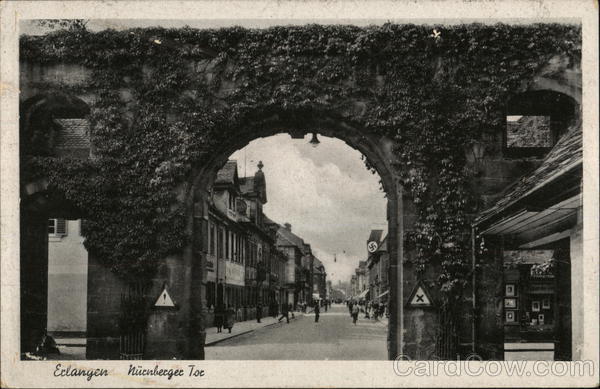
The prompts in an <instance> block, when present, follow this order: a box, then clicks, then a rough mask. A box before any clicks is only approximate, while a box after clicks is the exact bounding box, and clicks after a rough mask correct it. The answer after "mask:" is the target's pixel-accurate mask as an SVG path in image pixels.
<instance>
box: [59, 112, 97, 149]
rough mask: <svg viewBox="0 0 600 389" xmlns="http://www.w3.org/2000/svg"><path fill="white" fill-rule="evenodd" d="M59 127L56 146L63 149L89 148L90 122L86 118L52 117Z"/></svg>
mask: <svg viewBox="0 0 600 389" xmlns="http://www.w3.org/2000/svg"><path fill="white" fill-rule="evenodd" d="M54 122H55V123H56V124H58V126H59V127H60V129H59V131H58V136H57V139H56V147H57V148H64V149H88V148H90V123H89V122H88V120H87V119H54Z"/></svg>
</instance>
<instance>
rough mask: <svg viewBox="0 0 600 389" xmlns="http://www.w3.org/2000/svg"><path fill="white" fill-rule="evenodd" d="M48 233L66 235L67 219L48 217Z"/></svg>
mask: <svg viewBox="0 0 600 389" xmlns="http://www.w3.org/2000/svg"><path fill="white" fill-rule="evenodd" d="M48 234H51V235H63V236H64V235H67V221H66V220H65V219H48Z"/></svg>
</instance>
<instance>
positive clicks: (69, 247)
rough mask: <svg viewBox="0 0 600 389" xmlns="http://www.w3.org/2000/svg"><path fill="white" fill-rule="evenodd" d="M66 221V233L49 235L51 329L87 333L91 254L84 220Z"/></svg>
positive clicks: (49, 311)
mask: <svg viewBox="0 0 600 389" xmlns="http://www.w3.org/2000/svg"><path fill="white" fill-rule="evenodd" d="M66 224H67V234H66V235H64V236H57V235H51V236H49V237H48V331H49V332H85V331H86V324H87V267H88V263H87V262H88V254H87V250H86V249H85V247H84V246H83V241H84V238H83V237H82V236H81V220H67V221H66Z"/></svg>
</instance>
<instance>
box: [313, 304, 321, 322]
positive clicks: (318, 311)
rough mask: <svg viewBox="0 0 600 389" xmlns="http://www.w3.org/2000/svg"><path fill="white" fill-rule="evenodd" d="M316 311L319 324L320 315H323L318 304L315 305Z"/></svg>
mask: <svg viewBox="0 0 600 389" xmlns="http://www.w3.org/2000/svg"><path fill="white" fill-rule="evenodd" d="M314 311H315V323H318V322H319V314H320V313H321V308H320V307H319V303H318V302H317V303H316V304H315V309H314Z"/></svg>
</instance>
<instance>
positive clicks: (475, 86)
mask: <svg viewBox="0 0 600 389" xmlns="http://www.w3.org/2000/svg"><path fill="white" fill-rule="evenodd" d="M580 42H581V31H580V28H579V27H578V26H572V25H558V24H544V25H528V26H511V25H504V24H497V25H480V24H469V25H457V26H417V25H396V24H385V25H382V26H370V27H364V28H359V27H355V26H323V25H307V26H302V27H272V28H267V29H260V30H257V29H244V28H239V27H233V28H225V29H207V30H198V29H192V28H187V27H186V28H180V29H162V28H148V29H131V30H126V31H114V30H106V31H100V32H90V31H87V30H86V29H85V28H83V29H70V30H66V31H56V32H53V33H49V34H47V35H43V36H23V37H22V39H21V44H20V54H21V59H22V60H24V61H26V62H29V63H38V64H42V65H44V64H49V65H50V64H53V63H70V64H77V65H81V66H83V67H85V68H87V69H90V70H91V76H90V77H87V79H86V80H87V81H85V82H82V83H81V84H80V85H77V86H73V85H66V84H51V83H50V84H45V85H38V87H39V88H40V89H42V88H43V89H52V90H62V91H66V92H69V93H78V94H92V95H94V96H95V99H94V102H93V104H91V115H90V121H91V138H92V142H93V147H94V150H93V151H94V158H93V159H91V160H89V161H77V160H70V159H64V158H62V159H61V158H55V157H53V156H52V153H51V150H48V152H47V153H46V154H44V153H41V154H40V153H25V157H24V158H25V160H24V161H23V163H24V164H25V166H26V169H25V173H24V174H25V175H27V176H28V177H29V178H31V177H33V176H36V175H44V176H47V177H49V181H50V187H51V189H55V190H56V191H58V192H60V193H63V194H64V196H65V197H66V198H67V199H68V200H70V201H71V202H72V203H73V204H75V205H76V206H77V207H79V209H81V210H82V212H83V216H84V217H85V219H86V221H87V223H86V226H85V231H84V234H85V236H86V246H87V248H88V249H89V250H93V251H94V252H95V253H97V256H98V257H99V258H102V259H103V260H104V261H106V264H107V265H109V266H111V267H112V268H113V269H114V270H115V271H116V272H117V273H118V274H120V275H122V276H123V277H140V276H145V277H150V276H151V275H152V274H153V272H154V271H155V270H156V266H157V264H158V261H159V259H160V258H163V257H164V256H166V255H170V254H173V253H177V252H180V251H181V249H182V248H183V247H184V246H185V244H186V242H187V239H188V237H187V236H186V233H185V228H184V227H185V214H186V210H185V207H184V205H183V202H182V201H181V197H182V196H181V194H182V193H181V192H182V189H181V188H184V187H185V186H184V185H185V184H186V183H187V182H189V181H190V179H191V175H192V172H193V171H194V167H197V166H202V164H204V163H205V162H206V160H207V158H208V157H209V156H210V155H211V152H212V151H213V150H217V149H218V146H219V145H221V144H223V142H226V141H227V140H228V139H231V137H232V136H235V135H236V134H239V133H240V132H243V131H256V130H257V129H258V128H260V126H261V124H262V123H263V121H264V120H265V118H270V117H273V116H274V115H276V116H277V117H278V120H279V121H280V122H281V123H285V124H286V126H289V127H299V128H305V129H308V130H310V129H311V126H313V125H316V124H315V123H317V121H316V119H315V118H319V117H325V116H326V117H329V118H334V119H337V118H339V119H343V120H345V121H346V122H349V123H351V124H352V125H353V126H356V128H361V129H363V130H364V131H365V132H369V133H374V134H381V135H385V136H388V137H390V138H392V139H394V140H395V141H396V149H395V150H396V154H397V157H398V165H397V169H398V171H399V173H400V175H401V177H402V181H403V185H404V186H405V189H406V190H407V191H408V192H409V194H410V196H411V197H412V200H413V202H414V204H415V206H416V209H417V216H418V217H417V222H416V224H415V226H414V229H413V230H412V231H411V232H410V233H409V234H407V242H406V245H407V247H409V248H410V249H411V250H414V252H415V253H416V255H415V259H414V262H415V269H416V271H417V273H419V274H421V273H422V272H423V271H424V270H425V268H426V267H427V265H428V264H429V263H433V264H436V268H438V269H439V285H440V289H441V291H443V292H445V294H446V295H448V296H452V295H455V296H456V295H459V294H460V291H461V290H462V288H463V287H464V286H465V285H466V283H467V280H468V278H469V275H468V271H469V269H468V266H467V264H468V263H469V260H468V258H469V219H470V217H471V215H472V214H473V213H474V212H475V211H476V204H477V199H476V198H474V197H476V196H475V195H474V193H473V191H472V190H471V189H470V188H469V178H470V176H469V171H468V170H467V169H466V168H465V166H466V159H465V146H468V145H469V144H470V143H471V142H473V141H474V140H477V139H480V138H481V137H482V136H483V135H484V134H485V133H488V132H489V133H497V132H498V131H501V130H502V124H503V122H502V107H503V103H504V102H505V101H507V99H508V98H509V97H510V95H511V94H512V93H515V92H516V91H518V90H519V88H520V87H521V86H522V84H523V82H527V81H528V80H530V79H532V77H533V75H534V74H536V72H538V71H539V70H540V69H541V68H542V67H543V66H544V65H546V64H547V63H548V61H550V59H551V58H553V57H554V56H562V57H566V58H569V60H570V61H571V63H578V62H579V59H580ZM34 86H35V85H34ZM313 129H314V128H313ZM42 154H44V155H42ZM27 176H26V177H24V178H25V179H28V177H27Z"/></svg>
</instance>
